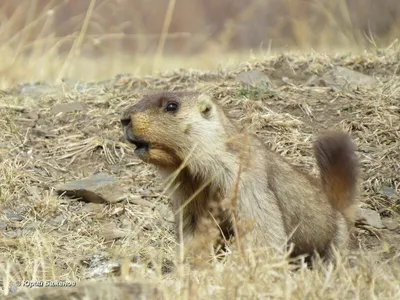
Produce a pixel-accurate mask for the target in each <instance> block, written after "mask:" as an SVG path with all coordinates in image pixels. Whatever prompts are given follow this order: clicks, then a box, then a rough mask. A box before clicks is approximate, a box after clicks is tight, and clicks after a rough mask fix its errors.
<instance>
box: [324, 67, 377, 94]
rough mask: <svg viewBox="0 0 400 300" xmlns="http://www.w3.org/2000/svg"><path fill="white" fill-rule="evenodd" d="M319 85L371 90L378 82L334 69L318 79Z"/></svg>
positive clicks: (343, 70)
mask: <svg viewBox="0 0 400 300" xmlns="http://www.w3.org/2000/svg"><path fill="white" fill-rule="evenodd" d="M318 82H319V84H320V85H323V86H333V87H339V88H341V89H349V88H351V89H355V88H357V87H365V88H373V87H374V86H375V85H376V84H377V83H378V81H377V80H376V79H375V78H374V77H371V76H368V75H365V74H362V73H360V72H357V71H353V70H350V69H348V68H344V67H340V66H337V67H334V68H333V69H332V70H330V71H329V72H327V73H325V74H324V75H323V76H322V77H321V78H319V79H318Z"/></svg>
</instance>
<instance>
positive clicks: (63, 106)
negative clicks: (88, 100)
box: [51, 102, 86, 115]
mask: <svg viewBox="0 0 400 300" xmlns="http://www.w3.org/2000/svg"><path fill="white" fill-rule="evenodd" d="M85 110H86V108H85V106H84V105H83V104H82V103H80V102H70V103H59V104H56V105H54V106H53V107H52V108H51V113H53V114H55V115H56V114H59V113H69V112H73V111H85Z"/></svg>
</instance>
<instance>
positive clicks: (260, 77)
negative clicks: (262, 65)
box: [235, 70, 270, 86]
mask: <svg viewBox="0 0 400 300" xmlns="http://www.w3.org/2000/svg"><path fill="white" fill-rule="evenodd" d="M235 81H237V82H240V83H242V84H244V85H247V86H257V85H262V84H269V82H270V81H269V78H268V77H267V76H266V75H265V74H264V73H262V72H260V71H257V70H250V71H243V72H240V73H239V74H238V75H237V76H236V79H235Z"/></svg>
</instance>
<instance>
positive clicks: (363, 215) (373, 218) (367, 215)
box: [356, 208, 385, 228]
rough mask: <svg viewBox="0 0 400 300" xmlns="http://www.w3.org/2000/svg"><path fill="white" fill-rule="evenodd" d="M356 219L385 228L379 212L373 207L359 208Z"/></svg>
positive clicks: (359, 221) (361, 222)
mask: <svg viewBox="0 0 400 300" xmlns="http://www.w3.org/2000/svg"><path fill="white" fill-rule="evenodd" d="M356 221H357V223H359V224H363V225H369V226H372V227H375V228H385V226H384V225H383V224H382V220H381V216H380V215H379V213H378V212H377V211H375V210H372V209H366V208H359V209H358V211H357V217H356Z"/></svg>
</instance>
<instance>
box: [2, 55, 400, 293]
mask: <svg viewBox="0 0 400 300" xmlns="http://www.w3.org/2000/svg"><path fill="white" fill-rule="evenodd" d="M398 56H399V52H398V50H397V49H395V48H394V47H392V48H391V49H386V50H380V51H379V52H376V53H372V52H370V53H363V54H354V55H336V56H328V55H323V54H318V53H310V54H304V53H288V54H287V55H286V56H273V55H270V56H268V57H266V58H265V59H262V60H259V59H254V60H252V61H248V62H246V63H243V64H241V65H238V66H236V67H235V68H232V69H231V70H220V71H219V72H216V71H209V72H203V71H196V70H178V71H173V72H165V73H163V74H160V75H159V76H157V77H143V76H125V77H120V78H116V79H113V80H110V81H107V82H103V83H97V84H94V85H92V86H88V85H86V86H85V85H84V84H81V85H79V84H75V85H68V84H62V85H57V86H48V87H47V86H41V85H38V86H36V87H34V88H32V90H26V89H27V87H26V86H25V87H24V88H25V90H23V89H22V87H21V86H19V87H18V86H17V87H15V88H14V89H10V90H5V91H3V92H2V98H1V106H2V109H1V113H2V118H1V121H0V122H1V123H2V124H1V128H2V129H1V137H2V139H1V143H0V149H1V151H0V164H1V166H0V172H1V178H2V180H1V185H0V201H1V205H2V208H3V210H4V209H12V210H13V211H15V212H16V213H18V214H19V215H20V216H21V217H22V220H19V221H18V220H8V219H7V218H5V216H4V214H2V217H1V218H2V219H1V221H2V222H4V223H6V224H7V229H6V230H5V231H3V238H2V239H3V240H2V241H1V246H0V247H1V260H2V267H1V277H2V283H3V285H2V288H3V293H8V291H9V289H10V288H12V287H13V285H14V284H15V282H16V281H17V280H23V279H25V280H69V281H85V280H89V279H96V280H100V279H103V278H104V277H110V276H111V279H110V278H109V279H108V280H117V281H118V282H121V281H122V282H128V283H129V282H139V283H140V284H144V283H149V284H154V285H155V286H157V288H158V289H159V292H160V293H161V294H162V295H163V297H165V298H166V299H169V298H179V299H184V298H196V297H198V298H201V299H203V298H209V297H212V298H226V299H232V298H279V299H283V298H285V299H287V298H295V299H297V298H298V299H305V298H307V299H317V298H318V299H319V298H324V299H354V298H362V299H370V298H375V297H377V298H379V299H396V298H397V297H398V296H399V295H400V289H399V286H400V281H399V278H400V277H399V276H400V274H399V270H400V269H399V267H400V259H399V253H400V252H399V250H400V244H399V242H398V241H399V233H396V232H393V231H389V230H373V229H371V228H370V229H368V228H359V229H358V230H357V235H356V237H357V244H358V246H359V249H358V250H354V251H352V252H351V253H350V254H349V255H347V256H344V257H342V258H341V260H340V261H339V266H338V268H336V269H332V268H331V267H327V266H322V265H321V266H317V268H316V269H315V270H308V269H307V268H305V267H303V268H301V269H300V270H298V271H293V270H292V269H293V267H292V266H290V265H289V264H288V263H287V262H286V261H285V259H284V257H277V256H276V254H274V253H269V252H268V251H267V250H266V249H252V248H251V245H246V247H245V249H246V253H247V254H246V255H245V256H244V257H243V256H242V255H243V254H242V253H237V252H233V253H232V255H229V257H228V259H227V260H226V261H224V262H218V261H213V262H211V264H210V265H209V268H205V269H202V270H189V269H188V267H187V266H181V265H180V264H179V260H176V258H175V256H174V253H175V252H174V247H175V241H174V238H173V226H172V225H173V224H172V222H171V214H170V212H169V207H168V205H169V204H168V199H167V198H166V197H165V196H163V191H164V188H165V186H164V184H163V182H161V181H160V179H159V177H158V175H157V174H155V173H154V170H153V168H152V167H150V166H148V165H145V164H143V163H141V162H140V161H138V160H137V159H136V158H135V156H134V155H133V153H132V149H131V148H130V147H129V146H128V145H127V144H126V143H125V142H124V140H123V138H122V134H121V132H120V130H121V129H120V125H119V114H120V113H121V111H122V109H123V108H124V107H126V106H127V105H129V104H132V103H134V102H135V101H137V100H138V99H139V98H140V97H141V96H142V95H143V93H145V92H146V91H148V90H154V89H174V90H179V89H188V88H189V89H191V88H198V89H202V90H205V91H208V92H209V93H211V94H212V95H213V96H214V98H215V99H218V101H219V103H220V104H221V105H223V106H224V107H225V108H227V110H228V111H229V113H230V114H232V115H234V116H235V117H236V118H238V119H240V120H241V121H242V123H243V124H244V125H245V126H248V127H249V128H250V130H251V131H253V132H255V133H257V134H258V135H259V136H260V137H262V139H263V140H264V141H265V143H266V144H268V145H270V146H271V147H272V148H273V149H274V150H276V151H278V152H279V153H281V154H283V155H285V156H286V157H287V158H288V159H290V160H291V161H292V162H294V163H295V164H297V165H299V166H301V167H302V168H304V169H306V170H308V171H310V172H312V173H314V174H315V171H316V170H315V165H314V160H313V158H312V154H311V141H312V138H313V136H314V134H316V133H318V132H321V131H323V130H324V129H326V128H328V127H336V128H343V129H345V130H349V131H350V132H352V135H353V137H354V139H355V141H356V143H357V145H358V148H359V150H358V155H359V157H360V160H361V162H362V170H363V176H362V183H361V184H362V194H361V200H362V206H363V207H370V208H373V209H376V210H378V211H380V212H381V214H382V215H383V216H387V218H390V219H393V220H395V221H396V220H398V219H396V218H397V214H398V213H399V212H400V207H399V199H398V198H393V197H387V196H385V195H384V193H382V188H383V187H385V186H387V187H390V188H392V189H393V190H394V191H397V192H398V191H399V184H400V177H399V173H400V172H399V170H400V165H399V161H400V157H399V151H398V149H399V140H400V139H399V138H400V136H399V132H400V117H399V115H400V111H399V105H398V103H399V100H400V90H399V87H400V81H399V76H398ZM333 64H335V65H342V66H346V67H349V68H352V69H355V70H358V71H360V72H362V73H365V74H374V75H376V76H377V78H378V79H379V80H380V81H381V83H380V84H379V86H378V87H377V88H375V89H368V88H359V89H356V90H340V89H332V88H330V87H318V86H314V87H312V86H307V85H306V84H305V82H306V81H307V80H308V78H309V77H310V76H313V75H321V74H324V73H325V72H326V71H328V70H330V69H331V68H332V65H333ZM250 69H256V70H259V71H263V72H265V73H266V74H268V76H269V77H270V79H271V86H269V87H268V89H267V90H260V91H257V92H255V91H254V90H251V89H246V88H244V87H243V86H241V85H240V84H239V83H238V82H236V81H235V79H234V78H235V76H236V74H238V72H240V71H243V70H250ZM288 70H291V71H290V72H289V71H288ZM293 71H294V72H293ZM282 74H283V75H285V76H286V77H287V79H286V80H285V81H286V83H285V82H283V81H282V80H281V79H280V78H282ZM76 101H78V102H81V103H83V104H84V105H85V107H86V110H84V111H77V112H70V113H61V114H54V113H52V111H51V107H53V106H54V105H56V104H59V103H68V102H76ZM98 171H105V172H108V173H110V174H112V175H113V176H115V177H117V178H119V179H120V182H121V183H120V184H121V188H124V189H126V191H127V192H129V195H130V196H129V197H128V198H127V199H126V200H125V201H123V202H121V203H116V204H108V205H101V204H99V205H95V204H85V203H82V202H79V201H75V200H70V199H67V198H65V197H58V196H55V195H54V193H53V191H52V189H53V187H54V186H55V185H57V184H59V183H61V182H64V181H66V180H72V179H75V178H82V177H85V176H89V175H91V174H93V173H94V172H98ZM139 196H140V200H138V197H139ZM243 259H244V261H243ZM113 263H114V265H113ZM118 264H120V265H118ZM171 264H172V265H173V264H176V266H177V272H174V273H168V272H167V273H166V272H165V271H167V270H168V269H169V268H170V266H171ZM107 266H108V268H109V269H111V270H109V271H104V272H105V273H102V272H103V271H101V269H102V268H103V269H105V270H107ZM112 270H113V271H112ZM131 288H132V287H131ZM88 290H89V292H90V293H92V294H91V295H92V296H93V295H94V293H97V292H98V291H97V290H96V289H93V288H88ZM127 290H129V288H128V289H127ZM28 291H30V292H31V293H32V292H33V291H34V290H33V289H28ZM35 291H36V290H35ZM51 291H52V292H53V293H55V291H56V289H54V288H53V290H51ZM57 291H58V292H60V291H61V292H62V291H64V293H65V291H67V288H60V290H57ZM151 295H152V294H151ZM103 296H104V295H103ZM93 297H94V296H93ZM104 297H105V296H104ZM149 297H150V298H151V297H152V296H149Z"/></svg>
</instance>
